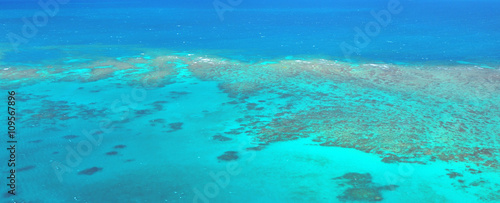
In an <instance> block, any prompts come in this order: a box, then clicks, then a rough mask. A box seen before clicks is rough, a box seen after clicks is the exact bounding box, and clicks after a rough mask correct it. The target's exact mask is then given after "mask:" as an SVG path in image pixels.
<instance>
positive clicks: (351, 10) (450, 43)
mask: <svg viewBox="0 0 500 203" xmlns="http://www.w3.org/2000/svg"><path fill="white" fill-rule="evenodd" d="M212 3H213V2H211V1H186V2H184V1H183V2H182V3H178V2H171V1H146V2H137V1H125V2H120V3H117V2H111V1H109V2H108V1H95V2H93V1H71V3H70V4H67V5H61V10H60V13H58V15H57V16H55V17H53V18H50V22H49V24H48V25H47V26H46V27H43V28H41V29H40V32H39V35H37V37H36V38H34V39H33V40H30V42H29V43H28V44H27V45H23V49H29V48H31V47H37V46H45V45H80V44H117V45H124V44H134V45H142V46H147V47H156V48H167V49H171V50H176V51H196V50H208V51H220V50H224V53H223V55H224V56H226V57H230V58H238V59H241V60H259V59H262V58H279V57H284V56H289V55H322V56H325V57H330V58H332V59H343V58H344V57H345V55H344V53H343V52H342V50H341V49H340V44H341V43H342V42H347V43H350V44H353V41H354V36H355V35H356V32H355V31H354V28H355V27H359V28H361V29H364V27H365V25H366V24H367V23H369V22H371V21H376V20H375V18H374V17H373V16H372V15H371V14H370V11H372V10H374V11H380V10H383V9H387V4H388V1H336V2H327V1H296V2H293V1H286V2H285V1H283V2H281V1H275V2H268V1H265V2H264V1H243V2H242V3H241V4H240V5H238V6H237V7H234V8H233V11H227V12H224V15H223V16H224V20H223V21H221V20H220V18H219V17H218V15H217V12H216V9H215V8H214V6H213V4H212ZM4 4H6V5H5V6H6V7H7V8H11V7H12V8H21V10H11V11H5V12H2V13H3V15H4V16H5V17H4V18H3V19H2V32H3V33H8V32H16V33H20V32H21V23H22V21H20V18H22V17H23V16H31V15H33V13H34V12H33V11H34V10H37V9H38V10H39V9H40V8H39V7H37V6H38V5H37V4H36V3H33V2H32V1H23V3H22V4H19V3H17V2H16V3H12V2H6V3H4ZM499 4H500V3H498V2H497V1H479V2H477V1H401V6H402V7H403V9H404V11H403V12H401V13H400V14H397V15H393V16H392V20H391V22H390V24H389V25H388V26H387V27H384V28H382V29H381V30H380V34H379V35H378V36H376V37H373V38H372V40H371V41H372V42H371V43H370V44H369V45H368V46H367V47H366V48H364V49H362V50H361V52H360V54H359V55H357V54H355V56H354V58H355V59H359V60H369V61H385V62H394V61H399V62H409V63H411V62H419V63H421V62H426V61H431V62H432V61H445V62H449V61H452V62H453V61H470V62H484V63H495V61H498V59H499V58H498V57H499V56H500V51H499V50H500V49H498V47H499V45H500V42H499V39H500V36H499V35H500V34H499V27H500V26H499V21H498V19H500V13H499V12H498V10H499V9H500V5H499ZM228 5H229V4H228ZM2 6H3V5H2ZM0 42H2V43H8V42H9V41H8V39H6V38H4V37H2V38H1V41H0ZM6 54H7V55H8V54H9V53H6ZM26 54H28V55H30V56H31V55H33V54H30V52H29V51H27V52H26ZM16 55H17V56H22V54H21V55H19V54H16ZM35 55H36V54H35ZM9 58H10V57H9ZM15 58H16V57H15V56H13V57H12V60H15Z"/></svg>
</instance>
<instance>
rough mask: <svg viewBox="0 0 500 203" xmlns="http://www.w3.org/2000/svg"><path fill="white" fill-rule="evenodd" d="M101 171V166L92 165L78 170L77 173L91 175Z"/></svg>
mask: <svg viewBox="0 0 500 203" xmlns="http://www.w3.org/2000/svg"><path fill="white" fill-rule="evenodd" d="M99 171H102V168H99V167H92V168H88V169H85V170H83V171H80V172H78V175H93V174H94V173H96V172H99Z"/></svg>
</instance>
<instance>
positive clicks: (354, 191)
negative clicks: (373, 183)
mask: <svg viewBox="0 0 500 203" xmlns="http://www.w3.org/2000/svg"><path fill="white" fill-rule="evenodd" d="M337 198H339V199H340V200H342V201H346V200H347V201H382V199H383V198H382V194H380V191H379V190H377V189H375V188H349V189H347V190H346V191H344V193H342V195H340V196H338V197H337Z"/></svg>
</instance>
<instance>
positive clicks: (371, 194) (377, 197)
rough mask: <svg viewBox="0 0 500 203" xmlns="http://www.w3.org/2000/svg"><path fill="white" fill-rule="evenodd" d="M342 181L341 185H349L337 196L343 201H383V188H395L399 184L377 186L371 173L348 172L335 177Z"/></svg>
mask: <svg viewBox="0 0 500 203" xmlns="http://www.w3.org/2000/svg"><path fill="white" fill-rule="evenodd" d="M333 179H334V180H339V181H342V182H340V183H338V185H339V186H342V187H348V188H347V189H346V190H345V191H344V192H343V193H342V195H339V196H337V198H338V199H339V200H341V201H365V202H366V201H382V200H383V198H382V194H381V191H382V190H395V189H396V188H397V187H398V186H397V185H385V186H376V185H375V183H373V182H372V176H371V175H370V174H369V173H365V174H363V173H346V174H344V175H343V176H340V177H337V178H333Z"/></svg>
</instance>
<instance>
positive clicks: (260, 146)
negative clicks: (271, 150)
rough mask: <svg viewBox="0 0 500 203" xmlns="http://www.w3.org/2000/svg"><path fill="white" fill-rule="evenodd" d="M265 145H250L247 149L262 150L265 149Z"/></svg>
mask: <svg viewBox="0 0 500 203" xmlns="http://www.w3.org/2000/svg"><path fill="white" fill-rule="evenodd" d="M264 148H265V147H264V146H262V145H259V146H257V147H248V148H246V150H247V151H260V150H263V149H264Z"/></svg>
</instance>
